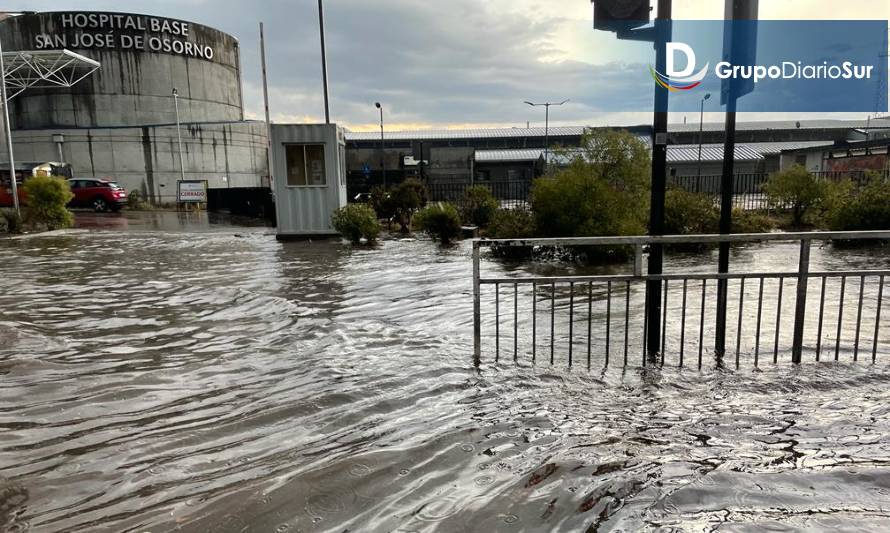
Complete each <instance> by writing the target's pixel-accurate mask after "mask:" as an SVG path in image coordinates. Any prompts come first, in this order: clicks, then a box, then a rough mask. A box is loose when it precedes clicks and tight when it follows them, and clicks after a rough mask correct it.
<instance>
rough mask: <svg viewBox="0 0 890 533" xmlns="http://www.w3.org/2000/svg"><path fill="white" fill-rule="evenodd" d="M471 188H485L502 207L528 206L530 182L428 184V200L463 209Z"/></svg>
mask: <svg viewBox="0 0 890 533" xmlns="http://www.w3.org/2000/svg"><path fill="white" fill-rule="evenodd" d="M473 186H481V187H486V188H487V189H488V190H489V191H491V194H492V196H494V197H495V198H497V199H498V200H499V201H500V202H501V206H502V207H523V206H526V205H527V204H528V200H529V197H530V195H531V188H532V183H531V182H530V181H477V182H475V183H470V182H454V183H430V184H428V185H427V190H428V191H429V194H430V200H431V201H434V202H451V203H453V204H455V205H457V206H458V207H463V204H464V203H465V201H466V192H467V189H469V188H470V187H473Z"/></svg>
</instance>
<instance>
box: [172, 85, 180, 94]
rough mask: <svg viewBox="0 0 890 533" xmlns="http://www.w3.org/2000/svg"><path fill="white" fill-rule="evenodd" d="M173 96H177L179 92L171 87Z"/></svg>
mask: <svg viewBox="0 0 890 533" xmlns="http://www.w3.org/2000/svg"><path fill="white" fill-rule="evenodd" d="M173 96H179V91H177V90H176V87H173Z"/></svg>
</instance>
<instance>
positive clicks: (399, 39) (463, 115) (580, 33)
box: [5, 0, 890, 130]
mask: <svg viewBox="0 0 890 533" xmlns="http://www.w3.org/2000/svg"><path fill="white" fill-rule="evenodd" d="M653 3H655V2H653ZM5 8H6V9H7V10H10V11H14V10H38V11H50V10H107V11H128V12H138V13H148V14H156V15H161V16H167V17H171V18H180V19H184V20H190V21H193V22H199V23H203V24H207V25H209V26H213V27H216V28H219V29H221V30H223V31H226V32H228V33H230V34H232V35H234V36H235V37H237V38H238V39H239V40H240V41H241V45H242V66H243V71H244V72H243V78H244V91H245V106H246V114H247V116H248V117H249V118H261V117H262V85H261V81H260V62H259V43H258V40H259V30H258V24H259V22H260V21H263V22H264V23H265V26H266V40H267V42H266V50H267V57H268V65H269V81H270V99H271V109H272V118H273V121H275V122H318V121H322V120H323V117H324V108H323V99H322V90H321V67H320V55H319V38H318V18H317V17H318V13H317V1H316V0H253V1H250V2H246V1H244V0H152V1H144V0H127V2H126V3H125V4H124V3H122V2H120V1H119V0H7V3H6V6H5ZM325 15H326V32H327V44H328V64H329V73H330V74H329V77H330V83H331V113H332V119H333V120H334V121H336V122H338V123H340V124H343V125H345V126H347V127H349V128H351V129H353V130H368V129H373V128H375V127H376V120H377V111H376V109H375V108H374V102H375V101H381V102H383V103H384V106H385V111H386V115H387V128H388V129H393V130H394V129H417V128H454V127H469V126H475V127H487V126H508V127H509V126H523V127H524V126H525V125H526V123H527V122H530V123H531V124H532V125H543V110H540V111H539V110H538V109H533V108H530V107H528V106H526V105H524V104H523V103H522V102H523V101H524V100H538V101H541V100H557V101H558V100H563V99H566V98H568V99H571V102H570V103H569V104H567V105H565V106H564V107H562V108H559V109H558V110H554V111H553V115H552V117H551V123H552V124H556V125H561V124H566V125H568V124H586V125H601V124H610V125H630V124H641V123H647V122H650V121H651V113H616V112H610V111H609V108H608V102H607V101H604V100H602V99H600V98H597V97H596V95H598V94H602V93H603V90H604V87H608V88H609V91H611V92H612V93H614V94H620V92H621V86H620V83H621V75H620V74H621V68H623V66H622V65H621V64H620V63H619V60H620V57H618V54H617V53H616V52H615V46H616V45H615V42H614V38H613V37H611V36H610V35H609V34H606V33H604V32H593V30H592V27H591V18H592V12H591V8H590V2H589V0H445V1H439V2H436V1H430V0H374V1H369V0H325ZM673 15H674V18H677V19H719V18H722V16H723V2H722V1H720V0H675V1H674V13H673ZM760 15H761V18H764V19H832V18H844V19H884V20H886V19H890V2H887V1H886V0H845V1H844V2H842V3H841V2H837V1H836V0H761V2H760ZM821 116H824V117H829V116H831V115H821ZM813 117H814V116H813V115H811V116H808V117H800V116H794V117H793V118H813ZM864 117H865V114H864V113H863V114H861V115H836V118H864ZM684 118H687V119H688V120H689V121H692V122H697V121H698V117H697V116H694V115H690V116H688V117H684V115H683V114H680V113H678V114H674V115H673V116H672V117H671V120H672V121H674V122H682V121H683V120H684ZM746 118H747V119H748V120H752V119H753V120H756V119H769V118H792V117H786V116H781V115H769V116H766V115H763V116H761V115H760V114H750V115H749V116H748V117H746ZM720 119H721V116H720V115H719V114H717V113H714V114H711V115H708V116H706V120H720Z"/></svg>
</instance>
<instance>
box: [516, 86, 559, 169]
mask: <svg viewBox="0 0 890 533" xmlns="http://www.w3.org/2000/svg"><path fill="white" fill-rule="evenodd" d="M567 102H569V100H563V101H562V102H541V103H538V104H536V103H533V102H529V101H528V100H526V101H525V103H526V104H528V105H530V106H532V107H538V106H544V167H545V168H546V167H547V164H549V163H550V106H552V105H563V104H565V103H567Z"/></svg>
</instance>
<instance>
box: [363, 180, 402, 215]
mask: <svg viewBox="0 0 890 533" xmlns="http://www.w3.org/2000/svg"><path fill="white" fill-rule="evenodd" d="M368 203H369V204H370V205H371V207H372V208H373V209H374V212H375V213H377V218H383V219H386V220H391V219H392V218H394V217H395V216H396V208H395V205H393V201H392V195H391V194H389V192H387V190H386V189H384V188H383V187H382V186H380V185H377V186H375V187H372V188H371V192H370V199H369V201H368Z"/></svg>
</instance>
